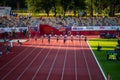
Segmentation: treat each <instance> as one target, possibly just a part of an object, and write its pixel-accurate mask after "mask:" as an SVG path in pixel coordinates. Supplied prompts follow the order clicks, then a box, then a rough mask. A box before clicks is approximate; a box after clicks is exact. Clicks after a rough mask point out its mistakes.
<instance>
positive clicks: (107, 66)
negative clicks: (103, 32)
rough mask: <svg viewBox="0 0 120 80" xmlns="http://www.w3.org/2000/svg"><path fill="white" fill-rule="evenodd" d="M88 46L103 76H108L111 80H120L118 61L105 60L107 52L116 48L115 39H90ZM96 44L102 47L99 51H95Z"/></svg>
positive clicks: (119, 62) (119, 63) (119, 64)
mask: <svg viewBox="0 0 120 80" xmlns="http://www.w3.org/2000/svg"><path fill="white" fill-rule="evenodd" d="M89 44H90V46H91V48H92V50H93V52H94V54H95V56H96V57H97V60H98V62H99V63H100V65H101V67H102V69H103V71H104V73H105V75H106V76H107V75H108V74H110V76H111V78H112V80H118V79H120V71H119V69H120V61H108V60H107V58H106V57H107V51H108V50H114V49H115V47H116V46H117V39H91V40H89ZM98 44H99V45H100V46H102V48H101V51H97V46H98Z"/></svg>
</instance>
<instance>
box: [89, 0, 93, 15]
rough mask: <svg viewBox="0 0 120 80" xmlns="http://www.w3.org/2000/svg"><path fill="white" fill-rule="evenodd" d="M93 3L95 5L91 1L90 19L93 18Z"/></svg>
mask: <svg viewBox="0 0 120 80" xmlns="http://www.w3.org/2000/svg"><path fill="white" fill-rule="evenodd" d="M92 3H93V1H92V0H91V4H90V17H93V7H92Z"/></svg>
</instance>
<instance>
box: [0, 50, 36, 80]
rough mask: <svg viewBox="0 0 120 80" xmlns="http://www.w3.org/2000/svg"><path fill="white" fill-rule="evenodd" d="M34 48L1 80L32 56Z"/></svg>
mask: <svg viewBox="0 0 120 80" xmlns="http://www.w3.org/2000/svg"><path fill="white" fill-rule="evenodd" d="M35 49H36V48H34V49H33V50H32V51H31V52H30V53H29V54H28V55H27V56H26V57H24V58H23V59H22V60H21V61H20V62H19V63H18V64H17V65H16V66H15V67H13V68H12V69H11V70H10V71H9V72H8V73H7V74H6V75H5V76H4V77H3V78H2V79H1V80H4V79H5V78H6V77H7V76H8V75H9V74H10V73H11V72H12V71H14V70H15V69H16V68H17V67H18V66H19V65H20V64H21V63H22V62H23V61H25V59H27V57H28V56H30V55H31V54H32V52H33V51H34V50H35Z"/></svg>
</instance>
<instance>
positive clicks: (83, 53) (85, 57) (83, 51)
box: [81, 41, 92, 80]
mask: <svg viewBox="0 0 120 80" xmlns="http://www.w3.org/2000/svg"><path fill="white" fill-rule="evenodd" d="M81 46H82V41H81ZM82 52H83V53H82V54H83V57H84V59H85V63H86V67H87V71H88V75H89V79H90V80H92V78H91V74H90V70H89V67H88V63H87V59H86V57H85V52H84V50H83V46H82Z"/></svg>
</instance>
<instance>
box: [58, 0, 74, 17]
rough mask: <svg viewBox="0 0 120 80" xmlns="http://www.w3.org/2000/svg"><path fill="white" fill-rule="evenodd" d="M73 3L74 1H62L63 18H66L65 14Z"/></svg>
mask: <svg viewBox="0 0 120 80" xmlns="http://www.w3.org/2000/svg"><path fill="white" fill-rule="evenodd" d="M71 2H72V0H61V1H60V3H61V6H62V9H63V16H65V13H66V12H67V10H68V7H69V5H70V4H71Z"/></svg>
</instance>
